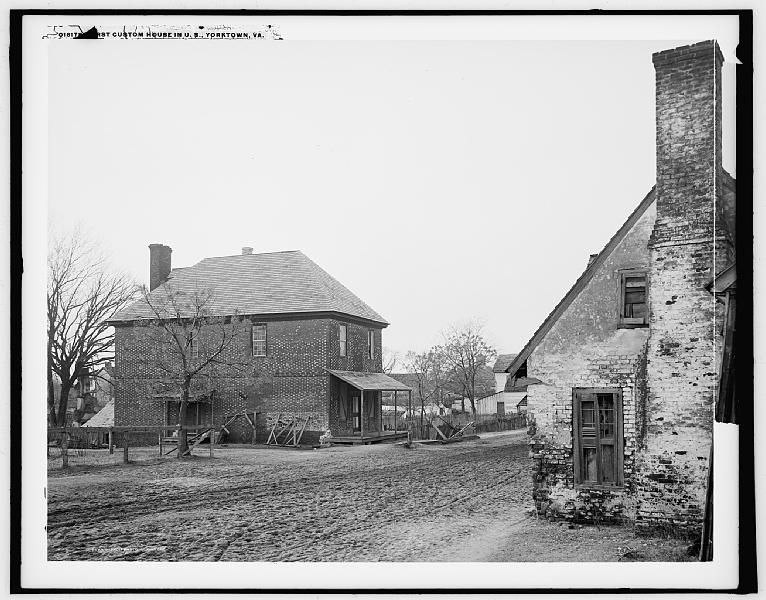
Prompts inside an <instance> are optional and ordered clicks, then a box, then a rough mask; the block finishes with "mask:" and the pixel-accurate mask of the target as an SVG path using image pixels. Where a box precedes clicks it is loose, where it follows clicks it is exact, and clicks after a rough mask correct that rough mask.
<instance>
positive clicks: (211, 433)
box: [208, 429, 255, 458]
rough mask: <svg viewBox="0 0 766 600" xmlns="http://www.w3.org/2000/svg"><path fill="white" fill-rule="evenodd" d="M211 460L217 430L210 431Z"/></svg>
mask: <svg viewBox="0 0 766 600" xmlns="http://www.w3.org/2000/svg"><path fill="white" fill-rule="evenodd" d="M253 437H255V429H253ZM208 439H209V440H210V458H213V446H215V429H213V430H211V431H210V437H209V438H208Z"/></svg>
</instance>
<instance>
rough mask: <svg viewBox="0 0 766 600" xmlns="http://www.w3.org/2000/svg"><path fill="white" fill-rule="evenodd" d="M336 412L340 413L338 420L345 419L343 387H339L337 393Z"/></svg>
mask: <svg viewBox="0 0 766 600" xmlns="http://www.w3.org/2000/svg"><path fill="white" fill-rule="evenodd" d="M338 413H339V415H340V420H341V421H345V420H346V418H347V417H346V413H347V411H346V393H345V390H344V388H343V387H341V389H340V394H338Z"/></svg>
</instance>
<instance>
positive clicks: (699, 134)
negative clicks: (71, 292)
mask: <svg viewBox="0 0 766 600" xmlns="http://www.w3.org/2000/svg"><path fill="white" fill-rule="evenodd" d="M652 58H653V62H654V68H655V72H656V134H657V184H656V197H657V218H656V222H655V225H654V229H653V231H652V234H651V237H650V240H649V248H650V250H651V263H650V265H651V266H650V269H649V310H650V329H649V340H648V342H647V343H648V346H647V388H648V389H647V401H646V402H647V404H646V413H645V414H646V437H645V443H644V451H643V452H642V453H641V454H640V455H639V457H638V459H637V474H638V480H637V492H638V505H637V510H636V527H637V529H639V530H644V531H647V532H649V531H652V530H657V529H660V530H666V529H673V530H676V531H678V532H679V533H685V534H688V535H690V536H696V535H698V533H699V531H700V530H701V522H702V517H703V511H704V503H705V490H706V487H707V474H708V468H709V465H708V462H709V456H710V446H711V442H712V435H713V409H714V400H715V391H716V385H717V372H716V343H717V341H718V340H717V337H718V336H717V334H716V332H715V330H714V325H713V323H714V318H715V319H718V318H719V317H717V316H715V315H716V311H717V308H716V306H715V301H714V299H713V297H712V296H711V295H710V294H709V293H708V292H707V291H706V290H705V284H706V283H707V282H708V281H709V280H710V279H711V277H712V276H713V274H714V269H715V270H716V271H720V270H721V269H722V268H723V267H725V266H726V264H728V260H729V259H730V257H731V255H730V252H731V250H732V248H731V242H730V240H728V237H727V234H726V230H725V225H724V220H723V218H722V215H723V211H722V204H723V203H722V194H721V192H722V186H721V183H722V177H721V175H722V167H721V65H722V63H723V57H722V55H721V51H720V49H719V48H718V44H717V43H716V42H715V41H705V42H700V43H698V44H693V45H691V46H683V47H680V48H674V49H672V50H667V51H664V52H659V53H657V54H655V55H654V56H653V57H652ZM714 263H715V266H714Z"/></svg>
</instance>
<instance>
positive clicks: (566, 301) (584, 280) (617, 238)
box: [506, 186, 655, 373]
mask: <svg viewBox="0 0 766 600" xmlns="http://www.w3.org/2000/svg"><path fill="white" fill-rule="evenodd" d="M654 198H655V186H652V189H651V190H649V193H648V194H647V195H646V196H644V199H643V200H641V203H640V204H639V205H638V207H637V208H636V210H634V211H633V212H632V213H631V215H630V216H629V217H628V219H627V220H626V221H625V222H624V223H623V224H622V227H620V228H619V229H618V230H617V233H615V234H614V235H613V236H612V239H610V240H609V241H608V242H607V244H606V246H604V249H603V250H601V252H599V253H598V256H596V258H594V259H593V260H592V261H591V263H590V264H589V265H588V268H586V269H585V271H583V273H582V275H580V277H578V278H577V281H575V283H574V285H573V286H572V287H571V288H570V289H569V291H568V292H567V293H566V295H565V296H564V297H563V298H562V299H561V301H560V302H559V303H558V304H557V305H556V306H555V307H554V308H553V310H552V311H551V312H550V314H549V315H548V316H547V317H546V318H545V321H543V323H542V325H540V327H538V328H537V331H535V333H534V335H533V336H532V338H531V339H530V340H529V341H528V342H527V344H526V346H524V347H523V348H522V349H521V352H519V353H518V354H517V355H516V358H514V359H513V361H512V362H511V364H510V365H508V368H507V369H506V371H507V372H508V373H515V372H516V371H517V370H518V368H519V367H520V366H521V365H523V364H524V361H526V360H527V358H529V355H530V354H532V352H533V351H534V349H535V348H537V345H538V344H539V343H540V342H541V341H542V339H543V338H544V337H545V335H546V334H547V333H548V332H549V331H550V330H551V327H553V325H554V324H555V323H556V321H558V319H559V317H560V316H561V315H562V314H564V311H566V309H567V308H569V306H570V305H571V304H572V302H573V301H574V299H575V298H577V296H578V295H579V293H580V292H582V291H583V289H585V286H586V285H588V283H589V282H590V280H591V279H593V275H594V274H595V273H596V272H597V271H598V270H599V268H601V265H602V264H604V261H606V259H607V257H608V256H609V255H611V254H612V252H613V251H614V249H615V248H616V247H617V245H618V244H619V243H620V242H621V241H622V240H623V239H624V238H625V236H626V235H627V234H628V232H629V231H630V230H631V229H632V228H633V226H634V225H635V224H636V223H637V222H638V220H639V219H640V218H641V217H642V216H643V214H644V213H645V212H646V209H648V208H649V207H650V206H651V205H652V202H654Z"/></svg>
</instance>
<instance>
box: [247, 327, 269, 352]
mask: <svg viewBox="0 0 766 600" xmlns="http://www.w3.org/2000/svg"><path fill="white" fill-rule="evenodd" d="M259 327H263V339H262V340H261V339H259V340H257V341H258V342H263V354H256V353H255V342H256V339H255V332H256V329H258V328H259ZM268 353H269V324H268V323H253V324H252V327H251V328H250V354H251V355H252V356H253V357H254V358H263V357H265V356H268Z"/></svg>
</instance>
